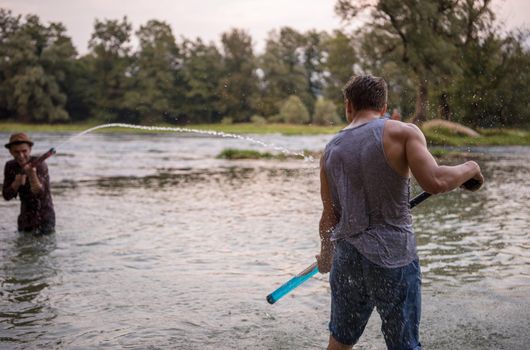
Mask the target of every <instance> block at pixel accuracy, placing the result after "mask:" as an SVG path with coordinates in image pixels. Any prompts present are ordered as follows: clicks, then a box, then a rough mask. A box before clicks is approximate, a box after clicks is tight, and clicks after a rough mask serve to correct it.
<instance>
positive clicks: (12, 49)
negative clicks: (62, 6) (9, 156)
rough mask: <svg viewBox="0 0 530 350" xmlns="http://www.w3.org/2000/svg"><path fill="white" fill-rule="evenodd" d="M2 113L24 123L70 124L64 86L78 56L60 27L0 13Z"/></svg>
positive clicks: (60, 25)
mask: <svg viewBox="0 0 530 350" xmlns="http://www.w3.org/2000/svg"><path fill="white" fill-rule="evenodd" d="M0 28H1V29H0V35H1V37H0V51H1V52H2V54H3V59H2V62H0V77H1V78H0V79H1V82H2V84H1V85H2V87H1V88H0V93H1V95H2V97H1V98H0V104H1V107H0V111H2V114H3V115H4V116H5V117H16V118H17V119H18V120H19V121H21V122H36V121H39V122H57V121H65V120H68V118H69V116H68V113H67V112H66V110H65V105H66V100H67V96H66V94H65V93H64V89H63V86H62V84H63V83H64V81H65V79H66V67H67V66H68V65H69V64H70V63H71V62H72V61H73V60H74V58H75V55H76V52H75V49H74V47H73V45H72V42H71V39H70V38H69V37H67V36H66V35H65V32H66V30H65V28H64V26H63V25H62V24H60V23H50V24H49V25H48V26H45V25H43V24H42V23H41V22H40V20H39V18H38V17H37V16H33V15H28V16H26V17H25V21H22V20H21V17H20V16H17V17H14V16H13V15H12V13H11V12H10V11H6V10H3V9H1V10H0Z"/></svg>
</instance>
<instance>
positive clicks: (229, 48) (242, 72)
mask: <svg viewBox="0 0 530 350" xmlns="http://www.w3.org/2000/svg"><path fill="white" fill-rule="evenodd" d="M221 42H222V45H223V63H224V67H223V68H224V72H223V76H222V78H221V80H220V81H219V96H220V99H219V102H218V105H217V106H218V111H219V113H221V115H223V116H227V117H230V118H232V120H233V121H234V122H248V121H249V120H250V117H251V116H252V115H253V111H254V103H255V101H256V98H257V97H256V94H257V90H258V77H257V75H256V61H255V57H254V53H253V50H252V38H251V37H250V35H248V34H247V33H246V32H245V31H243V30H239V29H233V30H231V31H230V32H228V33H223V35H222V36H221Z"/></svg>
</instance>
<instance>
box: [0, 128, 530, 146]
mask: <svg viewBox="0 0 530 350" xmlns="http://www.w3.org/2000/svg"><path fill="white" fill-rule="evenodd" d="M96 125H98V124H97V123H81V124H53V125H50V124H20V123H0V132H15V131H24V132H28V133H32V132H72V133H73V132H81V131H84V130H86V129H89V128H91V127H94V126H96ZM154 126H161V127H180V128H188V129H198V130H213V131H220V132H225V133H233V134H258V135H259V134H273V133H276V134H283V135H319V134H334V133H336V132H337V131H339V130H340V129H341V128H343V127H344V125H340V126H316V125H294V124H263V125H260V124H252V123H243V124H197V125H183V126H179V125H171V124H157V125H154ZM96 132H98V133H99V132H114V133H116V132H119V133H143V132H147V133H149V132H150V133H160V132H163V131H145V130H139V129H129V128H105V129H100V130H98V131H96ZM478 132H479V133H480V136H479V137H470V136H462V135H456V134H454V133H451V132H450V131H449V130H444V129H432V130H425V131H424V133H425V136H426V137H427V140H428V142H429V144H430V145H437V146H441V145H445V146H490V145H495V146H505V145H530V131H527V130H513V129H481V130H478Z"/></svg>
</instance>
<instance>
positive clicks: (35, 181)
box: [28, 172, 42, 194]
mask: <svg viewBox="0 0 530 350" xmlns="http://www.w3.org/2000/svg"><path fill="white" fill-rule="evenodd" d="M28 179H29V186H30V188H31V192H32V193H33V194H39V193H41V192H42V184H41V182H40V180H39V177H38V176H37V174H36V173H35V172H34V173H31V174H29V175H28Z"/></svg>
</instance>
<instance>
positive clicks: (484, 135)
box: [424, 129, 530, 147]
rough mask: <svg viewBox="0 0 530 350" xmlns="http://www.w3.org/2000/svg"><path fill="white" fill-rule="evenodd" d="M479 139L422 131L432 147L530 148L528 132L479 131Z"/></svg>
mask: <svg viewBox="0 0 530 350" xmlns="http://www.w3.org/2000/svg"><path fill="white" fill-rule="evenodd" d="M478 132H479V133H480V136H479V137H469V136H461V135H454V134H451V133H449V132H446V131H444V130H424V133H425V137H426V138H427V142H428V143H429V145H433V146H455V147H462V146H509V145H521V146H530V132H529V131H524V130H513V129H481V130H478Z"/></svg>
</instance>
